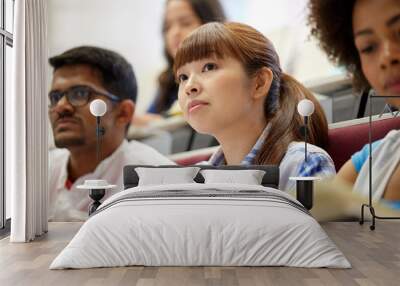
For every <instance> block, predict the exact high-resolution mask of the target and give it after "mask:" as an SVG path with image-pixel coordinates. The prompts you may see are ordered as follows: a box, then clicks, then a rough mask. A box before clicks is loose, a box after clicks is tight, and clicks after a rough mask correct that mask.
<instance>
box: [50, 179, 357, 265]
mask: <svg viewBox="0 0 400 286" xmlns="http://www.w3.org/2000/svg"><path fill="white" fill-rule="evenodd" d="M128 265H145V266H196V265H197V266H211V265H214V266H293V267H331V268H350V267H351V266H350V263H349V262H348V261H347V259H346V258H345V257H344V255H343V254H342V252H341V251H340V250H338V248H337V247H336V245H335V244H334V243H333V242H332V241H331V240H330V238H329V237H328V236H327V234H326V233H325V232H324V230H323V229H322V228H321V226H320V225H319V224H318V222H317V221H316V220H315V219H314V218H313V217H311V216H310V215H309V213H308V212H307V210H306V209H304V208H303V207H302V206H301V204H300V203H299V202H297V201H296V200H295V199H293V198H291V197H290V196H289V195H287V194H285V193H283V192H281V191H279V190H276V189H273V188H269V187H263V186H257V185H238V184H199V183H189V184H173V185H161V186H138V187H134V188H130V189H127V190H125V191H123V192H120V193H117V194H116V195H114V196H112V197H110V198H109V199H108V200H106V201H105V202H104V203H103V204H102V205H101V206H100V208H99V209H98V211H97V212H96V213H95V214H94V215H92V216H91V217H90V218H89V219H88V220H87V221H86V223H85V224H84V225H83V226H82V227H81V229H80V230H79V232H78V233H77V234H76V236H75V237H74V238H73V239H72V241H71V242H70V243H69V244H68V245H67V247H66V248H65V249H64V250H63V251H62V252H61V253H60V254H59V255H58V256H57V257H56V259H55V260H54V261H53V262H52V264H51V265H50V269H64V268H91V267H116V266H128Z"/></svg>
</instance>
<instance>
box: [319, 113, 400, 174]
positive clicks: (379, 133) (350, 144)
mask: <svg viewBox="0 0 400 286" xmlns="http://www.w3.org/2000/svg"><path fill="white" fill-rule="evenodd" d="M393 129H400V117H396V118H388V119H382V120H378V121H374V122H372V141H376V140H378V139H381V138H383V137H385V136H386V134H387V133H388V132H389V131H390V130H393ZM368 131H369V123H368V122H366V123H361V124H357V125H351V126H346V127H340V128H335V129H330V130H329V135H328V136H329V143H328V146H327V148H326V151H327V152H328V153H329V155H331V157H332V159H333V162H334V163H335V167H336V171H338V170H339V169H340V168H341V167H342V166H343V164H344V163H346V161H347V160H349V159H350V158H351V155H353V154H354V153H355V152H357V151H359V150H360V149H361V148H362V147H363V146H364V145H365V144H367V143H368V142H369V135H368Z"/></svg>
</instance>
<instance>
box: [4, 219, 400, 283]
mask: <svg viewBox="0 0 400 286" xmlns="http://www.w3.org/2000/svg"><path fill="white" fill-rule="evenodd" d="M80 226H81V224H80V223H50V228H49V229H50V230H49V233H48V234H47V235H45V236H44V237H43V238H40V239H38V240H37V241H34V242H32V243H27V244H16V243H9V241H8V238H5V239H3V240H1V241H0V285H1V286H6V285H7V286H8V285H13V286H17V285H68V286H74V285H137V286H139V285H140V286H150V285H151V286H152V285H167V286H178V285H227V286H231V285H256V286H261V285H346V286H347V285H349V286H350V285H384V286H389V285H400V222H398V221H378V222H377V228H376V230H375V231H370V230H369V227H368V226H369V225H368V224H367V225H363V226H360V225H359V224H358V223H357V222H335V223H325V224H323V227H324V229H325V230H326V231H327V233H328V234H329V236H330V237H331V238H332V240H333V241H334V242H335V243H336V244H337V246H338V247H339V248H340V249H341V250H342V251H343V253H344V254H345V255H346V257H347V258H348V259H349V261H350V262H351V264H352V266H353V268H352V269H349V270H339V269H304V268H289V267H122V268H101V269H86V270H48V267H49V265H50V263H51V261H52V260H53V259H54V258H55V257H56V255H57V254H58V253H59V252H60V251H61V250H62V249H63V247H65V246H66V244H67V243H68V241H69V240H70V239H71V238H72V237H73V235H74V234H75V233H76V231H77V230H78V229H79V227H80Z"/></svg>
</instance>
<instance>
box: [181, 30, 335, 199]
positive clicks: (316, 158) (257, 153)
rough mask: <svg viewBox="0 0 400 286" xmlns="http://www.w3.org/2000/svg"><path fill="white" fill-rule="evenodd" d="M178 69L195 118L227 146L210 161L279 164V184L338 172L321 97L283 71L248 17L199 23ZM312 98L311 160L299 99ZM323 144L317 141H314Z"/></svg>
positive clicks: (184, 101)
mask: <svg viewBox="0 0 400 286" xmlns="http://www.w3.org/2000/svg"><path fill="white" fill-rule="evenodd" d="M174 74H175V77H176V80H177V82H178V83H179V92H178V97H179V104H180V106H181V108H182V111H183V115H184V117H185V119H186V120H187V121H188V123H189V124H190V125H191V126H192V127H193V128H194V129H195V130H196V131H197V132H200V133H206V134H211V135H213V136H214V137H215V138H216V139H217V140H218V142H219V143H220V145H221V148H220V149H219V150H218V151H217V152H216V153H215V154H213V155H212V157H211V159H210V161H209V163H210V164H212V165H214V166H218V165H222V164H227V165H239V164H243V165H249V164H256V165H264V164H271V165H279V167H280V184H279V188H280V189H281V190H284V191H289V190H291V189H292V188H294V185H295V182H294V181H291V180H289V178H290V177H297V176H333V175H334V174H335V167H334V164H333V161H332V159H331V158H330V157H329V155H328V154H327V153H326V152H325V151H324V150H322V149H321V148H319V147H317V146H315V145H318V146H324V145H325V144H326V142H327V136H328V126H327V121H326V118H325V115H324V113H323V110H322V108H321V106H320V105H319V103H318V101H317V100H316V99H315V97H314V96H313V95H312V93H311V92H310V91H309V90H307V89H306V88H305V87H304V86H303V85H302V84H300V83H299V82H298V81H296V80H295V79H294V78H293V77H291V76H290V75H288V74H285V73H284V72H282V70H281V67H280V64H279V57H278V55H277V53H276V51H275V49H274V47H273V45H272V43H271V42H270V41H269V40H268V39H267V38H266V37H265V36H263V35H262V34H261V33H260V32H258V31H257V30H255V29H254V28H252V27H250V26H247V25H244V24H240V23H225V24H222V23H208V24H205V25H202V26H201V27H199V28H197V29H196V30H195V31H194V32H193V33H191V34H190V36H188V37H187V38H186V39H185V40H184V41H183V42H182V44H181V46H180V48H179V49H178V51H177V54H176V58H175V64H174ZM302 99H309V100H311V101H313V103H314V105H315V112H314V114H313V115H312V117H311V122H310V123H311V124H310V125H309V135H310V136H309V139H310V140H309V142H310V143H311V144H309V148H308V150H309V152H308V160H307V161H305V159H304V142H302V141H303V139H302V138H303V136H302V134H301V132H300V128H301V126H302V125H303V124H304V123H303V119H302V117H301V116H300V115H299V114H298V112H297V104H298V103H299V101H300V100H302ZM312 144H315V145H312Z"/></svg>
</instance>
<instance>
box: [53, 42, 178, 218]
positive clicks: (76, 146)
mask: <svg viewBox="0 0 400 286" xmlns="http://www.w3.org/2000/svg"><path fill="white" fill-rule="evenodd" d="M49 63H50V65H51V66H52V67H53V69H54V72H53V79H52V83H51V88H50V92H49V95H48V96H49V103H50V105H49V118H50V122H51V126H52V129H53V135H54V142H55V146H56V147H57V148H59V149H54V150H51V151H50V154H49V204H50V208H49V209H50V213H49V218H50V220H58V221H71V220H84V219H85V218H87V211H88V206H89V203H90V202H91V200H90V199H89V197H88V192H87V191H83V190H79V189H77V186H78V185H81V184H83V183H84V181H85V180H86V179H104V180H107V181H108V183H109V184H115V185H117V188H116V189H115V190H113V192H107V194H106V196H109V195H111V194H112V193H115V192H117V191H120V190H122V189H123V182H122V169H123V167H124V166H125V165H128V164H153V165H162V164H172V162H171V161H170V160H169V159H167V158H165V157H164V156H163V155H161V154H159V153H158V152H157V151H155V150H154V149H152V148H150V147H148V146H146V145H144V144H141V143H139V142H136V141H130V142H128V141H127V140H126V139H125V135H126V132H127V128H128V126H129V124H130V122H131V120H132V116H133V114H134V110H135V102H136V94H137V86H136V79H135V75H134V72H133V69H132V66H131V65H130V64H129V63H128V62H127V61H126V60H125V59H124V58H123V57H122V56H121V55H119V54H117V53H115V52H113V51H110V50H106V49H102V48H98V47H90V46H82V47H77V48H73V49H70V50H68V51H66V52H64V53H62V54H60V55H57V56H54V57H52V58H50V59H49ZM94 99H102V100H104V101H105V102H106V104H107V112H106V114H105V115H104V116H103V117H102V118H101V125H102V127H104V129H105V134H104V135H103V136H102V138H101V153H100V158H99V160H97V152H96V118H95V117H94V116H93V115H92V114H91V113H90V110H89V105H90V102H91V101H92V100H94Z"/></svg>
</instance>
